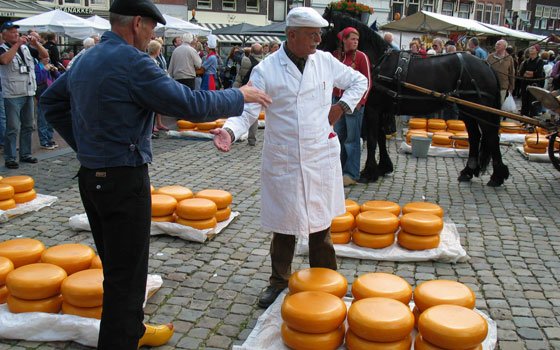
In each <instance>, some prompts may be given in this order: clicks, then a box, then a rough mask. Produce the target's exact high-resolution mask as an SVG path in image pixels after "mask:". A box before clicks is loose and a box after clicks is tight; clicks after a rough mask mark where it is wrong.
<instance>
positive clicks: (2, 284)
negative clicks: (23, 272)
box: [0, 256, 14, 304]
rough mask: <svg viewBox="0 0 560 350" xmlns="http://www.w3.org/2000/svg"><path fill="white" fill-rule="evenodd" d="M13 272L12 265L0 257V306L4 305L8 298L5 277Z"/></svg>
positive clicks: (9, 261)
mask: <svg viewBox="0 0 560 350" xmlns="http://www.w3.org/2000/svg"><path fill="white" fill-rule="evenodd" d="M13 270H14V264H13V263H12V261H11V260H10V259H8V258H5V257H3V256H0V304H4V303H5V302H6V299H7V298H8V287H6V277H7V276H8V274H9V273H10V272H12V271H13Z"/></svg>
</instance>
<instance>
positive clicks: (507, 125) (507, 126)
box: [500, 121, 526, 134]
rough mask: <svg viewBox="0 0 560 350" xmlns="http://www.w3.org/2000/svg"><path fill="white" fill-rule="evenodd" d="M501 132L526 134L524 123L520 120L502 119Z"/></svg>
mask: <svg viewBox="0 0 560 350" xmlns="http://www.w3.org/2000/svg"><path fill="white" fill-rule="evenodd" d="M500 133H502V134H525V133H526V132H525V129H523V125H521V123H519V122H510V121H501V122H500Z"/></svg>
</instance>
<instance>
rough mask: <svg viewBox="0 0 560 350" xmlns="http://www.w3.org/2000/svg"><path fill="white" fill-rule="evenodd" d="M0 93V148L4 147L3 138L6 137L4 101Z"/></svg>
mask: <svg viewBox="0 0 560 350" xmlns="http://www.w3.org/2000/svg"><path fill="white" fill-rule="evenodd" d="M1 95H2V92H1V91H0V146H2V147H3V146H4V136H5V135H6V111H5V110H4V99H3V98H2V97H1Z"/></svg>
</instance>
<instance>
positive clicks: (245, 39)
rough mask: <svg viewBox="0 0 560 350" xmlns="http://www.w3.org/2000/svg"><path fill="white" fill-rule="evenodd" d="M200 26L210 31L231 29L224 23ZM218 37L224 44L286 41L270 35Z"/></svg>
mask: <svg viewBox="0 0 560 350" xmlns="http://www.w3.org/2000/svg"><path fill="white" fill-rule="evenodd" d="M198 25H200V26H202V27H205V28H208V29H212V30H215V29H219V28H225V27H229V26H230V25H229V24H223V23H198ZM216 36H217V37H218V41H219V42H222V43H239V44H242V43H246V44H247V43H248V44H253V43H261V44H262V43H270V42H278V43H279V42H282V41H283V40H284V39H282V38H280V37H278V36H271V35H270V36H269V35H252V36H249V35H247V36H245V35H216Z"/></svg>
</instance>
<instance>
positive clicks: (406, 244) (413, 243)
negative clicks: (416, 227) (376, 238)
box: [397, 231, 440, 250]
mask: <svg viewBox="0 0 560 350" xmlns="http://www.w3.org/2000/svg"><path fill="white" fill-rule="evenodd" d="M439 242H440V237H439V235H431V236H419V235H413V234H411V233H408V232H405V231H400V232H399V234H398V235H397V243H398V244H399V245H400V246H401V247H403V248H406V249H408V250H426V249H434V248H437V247H439Z"/></svg>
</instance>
